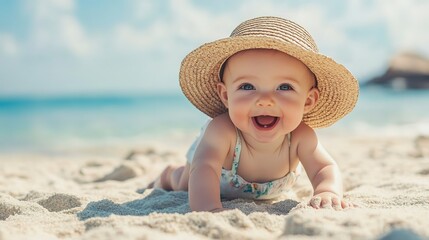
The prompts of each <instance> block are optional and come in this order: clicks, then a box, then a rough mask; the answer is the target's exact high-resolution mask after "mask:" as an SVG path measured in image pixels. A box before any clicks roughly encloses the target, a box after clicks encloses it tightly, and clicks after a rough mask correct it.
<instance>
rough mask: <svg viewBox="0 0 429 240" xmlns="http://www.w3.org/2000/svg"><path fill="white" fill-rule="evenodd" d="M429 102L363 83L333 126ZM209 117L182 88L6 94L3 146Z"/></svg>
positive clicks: (88, 139) (154, 129)
mask: <svg viewBox="0 0 429 240" xmlns="http://www.w3.org/2000/svg"><path fill="white" fill-rule="evenodd" d="M428 105H429V91H401V92H399V91H392V90H386V89H380V88H363V89H361V93H360V98H359V101H358V104H357V106H356V108H355V110H354V111H353V112H352V113H351V114H349V115H348V116H346V117H345V118H344V119H342V120H341V121H340V122H338V123H337V124H335V126H333V129H339V130H344V129H353V128H355V127H356V126H362V125H368V126H374V127H383V126H386V125H403V124H413V123H422V122H423V123H424V122H428V123H429V107H428ZM206 119H207V117H205V115H204V114H202V113H201V112H199V111H198V110H197V109H195V108H194V107H193V106H192V105H191V104H190V103H189V102H188V101H187V100H186V98H185V97H184V96H182V95H181V94H180V93H178V94H176V95H142V96H98V97H53V98H0V151H16V150H19V151H22V150H37V149H49V148H51V147H54V146H58V145H67V144H74V143H80V144H84V143H103V142H107V141H109V142H112V141H120V140H127V139H139V138H147V137H151V136H163V135H168V134H171V133H177V132H179V133H182V134H186V133H187V132H196V131H198V129H199V128H200V127H201V125H202V124H203V123H204V122H205V121H206Z"/></svg>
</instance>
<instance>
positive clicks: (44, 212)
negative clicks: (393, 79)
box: [0, 126, 429, 240]
mask: <svg viewBox="0 0 429 240" xmlns="http://www.w3.org/2000/svg"><path fill="white" fill-rule="evenodd" d="M398 129H399V128H395V130H392V129H387V128H385V129H378V130H375V129H373V130H372V131H362V132H360V133H356V134H350V132H342V131H336V132H331V131H321V132H320V133H319V137H320V139H321V141H322V143H323V144H324V146H325V148H326V149H328V151H329V152H330V153H331V155H332V156H333V157H334V158H335V159H336V161H337V162H338V165H339V167H340V169H341V172H342V177H343V180H344V191H345V193H344V197H345V199H347V200H349V201H351V202H353V203H355V204H356V205H358V206H357V207H355V208H351V209H344V210H341V211H335V210H333V209H318V210H316V209H313V208H311V207H309V206H308V205H307V202H308V200H309V198H310V197H311V194H312V188H311V184H310V182H309V180H308V179H307V177H306V176H305V173H304V174H303V175H302V176H301V177H300V178H299V180H298V182H297V184H296V185H295V186H294V187H293V191H291V192H290V194H288V195H287V196H284V198H283V199H279V200H276V201H271V202H255V201H249V200H243V199H236V200H229V201H227V200H223V205H224V207H226V208H228V209H231V210H228V211H224V212H220V213H208V212H191V211H190V209H189V205H188V199H187V193H186V192H167V191H164V190H160V189H146V185H147V184H148V183H149V182H150V181H152V180H153V179H154V178H155V177H156V176H157V175H158V174H159V172H160V171H162V169H163V168H164V167H165V166H167V165H168V164H182V163H183V162H184V161H185V153H186V151H187V148H186V146H188V145H189V144H190V143H191V142H192V139H193V137H194V136H192V134H188V135H183V136H181V137H180V136H175V137H171V138H165V139H158V140H159V141H153V140H150V139H146V141H135V142H134V144H129V143H128V144H124V143H121V144H110V145H104V146H92V145H91V146H86V147H82V146H80V147H74V148H69V149H67V150H66V148H64V149H63V150H61V151H57V152H55V153H54V152H21V153H17V152H3V153H1V154H0V163H1V165H2V167H1V169H0V239H1V240H9V239H314V238H317V239H381V238H382V237H383V236H384V235H385V234H388V233H389V232H391V231H392V230H395V229H404V230H407V231H411V232H412V233H415V234H417V235H418V236H420V237H422V238H428V237H429V220H428V217H427V216H429V134H428V132H426V131H425V130H424V129H423V130H422V129H418V128H414V130H413V131H408V130H407V129H408V127H407V126H404V127H403V128H402V130H400V129H399V130H398ZM180 138H181V139H180Z"/></svg>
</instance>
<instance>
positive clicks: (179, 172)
mask: <svg viewBox="0 0 429 240" xmlns="http://www.w3.org/2000/svg"><path fill="white" fill-rule="evenodd" d="M189 169H190V165H189V164H188V163H187V164H186V165H185V166H181V167H175V166H168V167H166V168H165V169H164V171H162V173H161V175H160V176H159V177H158V178H157V179H156V180H155V181H154V182H152V183H151V184H149V186H148V187H155V188H162V189H165V190H174V191H187V190H188V180H189Z"/></svg>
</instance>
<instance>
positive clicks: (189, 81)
mask: <svg viewBox="0 0 429 240" xmlns="http://www.w3.org/2000/svg"><path fill="white" fill-rule="evenodd" d="M248 49H274V50H278V51H281V52H284V53H287V54H289V55H291V56H293V57H295V58H297V59H298V60H300V61H301V62H303V63H304V64H305V65H307V67H308V68H309V69H310V70H311V71H312V72H313V73H314V75H315V76H316V78H317V88H318V89H319V91H320V96H319V100H318V102H317V103H316V105H315V107H314V108H313V109H312V110H311V111H310V112H308V113H307V114H305V115H304V117H303V121H304V122H305V123H306V124H307V125H309V126H310V127H313V128H321V127H327V126H330V125H332V124H333V123H335V122H336V121H338V120H339V119H341V118H342V117H344V116H345V115H346V114H347V113H349V112H350V111H351V110H352V109H353V108H354V106H355V104H356V102H357V99H358V95H359V85H358V81H357V80H356V79H355V78H354V77H353V75H352V74H351V73H350V72H349V71H348V70H347V69H346V68H345V67H344V66H342V65H341V64H338V63H336V62H335V61H334V60H332V59H331V58H329V57H327V56H324V55H322V54H319V52H318V48H317V45H316V43H315V42H314V40H313V38H312V37H311V36H310V34H309V33H308V32H307V31H306V30H305V29H304V28H302V27H301V26H299V25H298V24H296V23H294V22H292V21H289V20H286V19H283V18H278V17H259V18H254V19H250V20H247V21H245V22H243V23H241V24H240V25H239V26H238V27H237V28H236V29H234V31H233V32H232V33H231V36H230V37H228V38H224V39H220V40H217V41H214V42H210V43H207V44H204V45H202V46H200V47H199V48H197V49H195V50H194V51H192V52H191V53H189V54H188V55H187V56H186V57H185V58H184V59H183V61H182V65H181V68H180V74H179V81H180V86H181V88H182V91H183V93H184V94H185V96H186V97H187V98H188V99H189V101H190V102H191V103H192V104H194V105H195V106H196V107H197V108H198V109H199V110H200V111H202V112H203V113H205V114H207V115H208V116H210V117H216V116H217V115H219V114H222V113H224V112H226V111H227V109H226V108H225V106H224V105H223V104H222V102H221V100H220V98H219V96H218V95H217V83H218V82H219V81H220V78H219V71H220V68H221V65H222V64H223V63H224V62H225V61H226V60H227V59H228V58H229V57H230V56H232V55H234V54H235V53H237V52H240V51H243V50H248Z"/></svg>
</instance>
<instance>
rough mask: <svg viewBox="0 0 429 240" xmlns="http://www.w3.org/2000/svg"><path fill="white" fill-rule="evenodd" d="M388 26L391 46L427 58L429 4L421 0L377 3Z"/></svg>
mask: <svg viewBox="0 0 429 240" xmlns="http://www.w3.org/2000/svg"><path fill="white" fill-rule="evenodd" d="M377 3H378V8H379V10H380V13H381V14H383V17H384V18H385V21H386V24H387V26H388V30H389V34H390V40H391V41H392V44H393V46H394V47H395V48H396V49H398V50H400V49H404V50H414V51H420V52H422V53H424V54H425V55H426V56H429V48H428V47H427V46H428V42H429V31H428V29H429V14H428V10H429V2H428V1H422V0H409V1H400V0H383V1H377Z"/></svg>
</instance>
